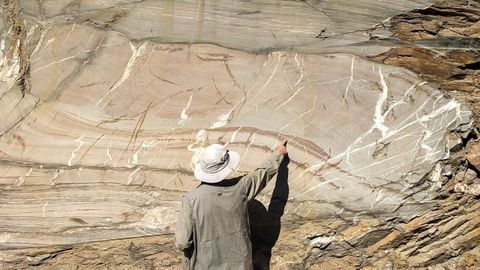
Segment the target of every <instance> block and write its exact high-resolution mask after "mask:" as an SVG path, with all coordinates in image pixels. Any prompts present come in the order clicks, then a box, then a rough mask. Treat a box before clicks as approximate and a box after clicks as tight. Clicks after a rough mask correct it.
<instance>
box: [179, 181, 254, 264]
mask: <svg viewBox="0 0 480 270" xmlns="http://www.w3.org/2000/svg"><path fill="white" fill-rule="evenodd" d="M241 180H242V179H241V178H240V177H239V178H236V179H227V180H224V181H222V182H220V183H218V184H205V183H203V184H201V185H200V186H199V187H197V188H196V189H195V190H193V191H191V192H190V193H189V194H188V195H187V196H186V200H188V201H189V202H188V203H189V204H190V205H191V208H192V219H193V220H194V225H193V230H194V231H195V233H194V237H195V240H194V243H196V245H197V248H196V253H197V254H195V257H196V258H195V268H196V269H197V268H198V269H251V268H252V263H251V262H252V259H251V256H252V255H251V243H250V241H249V239H250V237H249V223H248V215H247V202H248V198H247V193H246V191H245V189H244V185H243V184H244V183H243V182H241Z"/></svg>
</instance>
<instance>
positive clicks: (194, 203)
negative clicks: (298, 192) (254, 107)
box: [175, 152, 283, 270]
mask: <svg viewBox="0 0 480 270" xmlns="http://www.w3.org/2000/svg"><path fill="white" fill-rule="evenodd" d="M282 159H283V155H282V154H281V153H278V152H276V153H272V154H270V155H269V157H268V158H267V160H266V161H265V162H264V163H263V164H262V165H261V166H259V167H258V168H257V169H256V170H255V171H253V172H251V173H249V174H247V175H244V176H241V177H237V178H233V179H225V180H223V181H221V182H218V183H211V184H207V183H202V184H201V185H199V186H198V187H197V188H196V189H194V190H192V191H190V192H189V193H188V194H187V195H186V196H185V198H184V201H183V203H182V208H181V209H180V212H179V216H178V219H177V226H176V231H175V236H176V246H177V247H178V248H179V249H181V250H182V251H184V253H185V255H186V258H185V262H184V267H185V268H186V269H222V270H228V269H252V268H253V265H252V254H251V242H250V232H249V222H248V211H247V203H248V201H249V200H251V199H253V198H254V197H255V196H256V195H257V194H258V193H259V192H260V191H261V190H262V189H263V188H264V187H265V185H266V184H267V182H268V181H269V180H270V179H271V178H272V177H273V176H274V175H275V174H276V173H277V171H278V168H279V166H280V163H281V161H282Z"/></svg>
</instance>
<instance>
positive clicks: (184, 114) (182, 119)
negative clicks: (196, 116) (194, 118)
mask: <svg viewBox="0 0 480 270" xmlns="http://www.w3.org/2000/svg"><path fill="white" fill-rule="evenodd" d="M192 98H193V94H191V95H190V97H189V98H188V102H187V105H186V106H185V108H183V110H182V112H181V113H180V120H179V121H178V124H179V125H184V124H185V122H186V121H187V120H188V114H187V110H188V108H189V107H190V105H191V104H192Z"/></svg>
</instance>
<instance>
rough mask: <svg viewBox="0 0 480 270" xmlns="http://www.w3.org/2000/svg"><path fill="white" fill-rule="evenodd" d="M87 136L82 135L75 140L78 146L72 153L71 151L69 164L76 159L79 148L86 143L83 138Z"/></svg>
mask: <svg viewBox="0 0 480 270" xmlns="http://www.w3.org/2000/svg"><path fill="white" fill-rule="evenodd" d="M83 138H85V136H80V137H79V138H78V139H76V140H75V141H76V142H77V143H78V145H77V148H75V149H74V150H73V151H72V153H70V159H69V160H68V166H72V162H73V160H74V159H75V156H76V155H77V152H78V150H80V148H81V147H82V146H83V145H84V144H85V142H84V141H82V139H83Z"/></svg>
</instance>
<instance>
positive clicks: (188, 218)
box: [175, 199, 193, 251]
mask: <svg viewBox="0 0 480 270" xmlns="http://www.w3.org/2000/svg"><path fill="white" fill-rule="evenodd" d="M175 246H176V247H177V248H178V249H180V250H182V251H187V250H189V249H190V248H191V247H193V222H192V209H191V206H190V204H189V202H188V201H187V199H183V201H182V208H180V212H179V213H178V218H177V224H176V227H175Z"/></svg>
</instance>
